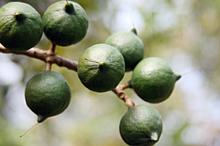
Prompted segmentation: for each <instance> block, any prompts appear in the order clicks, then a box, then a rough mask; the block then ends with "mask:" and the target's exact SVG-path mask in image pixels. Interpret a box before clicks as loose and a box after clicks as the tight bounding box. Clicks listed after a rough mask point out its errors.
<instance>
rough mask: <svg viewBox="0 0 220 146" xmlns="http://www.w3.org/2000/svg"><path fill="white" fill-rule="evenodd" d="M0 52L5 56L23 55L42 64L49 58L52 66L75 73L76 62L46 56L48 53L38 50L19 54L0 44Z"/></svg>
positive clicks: (56, 56) (54, 56)
mask: <svg viewBox="0 0 220 146" xmlns="http://www.w3.org/2000/svg"><path fill="white" fill-rule="evenodd" d="M0 52H2V53H5V54H16V55H24V56H28V57H31V58H35V59H38V60H41V61H44V62H48V57H49V56H50V57H49V60H50V62H51V63H52V64H57V65H58V66H60V67H66V68H68V69H70V70H74V71H77V65H78V63H77V61H73V60H70V59H66V58H63V57H61V56H58V55H55V54H54V55H50V54H48V51H44V50H41V49H38V48H31V49H29V50H27V51H22V52H20V51H12V50H10V49H6V48H5V47H4V46H2V45H1V44H0Z"/></svg>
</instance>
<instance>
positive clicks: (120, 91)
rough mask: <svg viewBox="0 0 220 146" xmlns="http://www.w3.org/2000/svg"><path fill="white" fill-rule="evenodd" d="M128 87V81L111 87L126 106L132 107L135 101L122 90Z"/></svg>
mask: <svg viewBox="0 0 220 146" xmlns="http://www.w3.org/2000/svg"><path fill="white" fill-rule="evenodd" d="M129 87H130V84H129V83H126V84H120V85H118V86H117V87H116V88H115V89H113V90H112V92H114V93H115V94H116V95H117V96H118V97H119V98H120V99H121V100H123V101H124V102H125V104H126V105H127V106H128V107H133V106H135V103H134V102H133V101H132V100H131V99H130V98H129V97H128V95H127V94H126V93H125V91H124V90H125V89H127V88H129Z"/></svg>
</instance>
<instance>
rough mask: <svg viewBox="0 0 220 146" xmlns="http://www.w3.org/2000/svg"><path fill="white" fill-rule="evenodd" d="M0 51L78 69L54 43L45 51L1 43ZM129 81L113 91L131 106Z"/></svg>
mask: <svg viewBox="0 0 220 146" xmlns="http://www.w3.org/2000/svg"><path fill="white" fill-rule="evenodd" d="M0 52H1V53H5V54H16V55H23V56H28V57H31V58H35V59H38V60H41V61H44V62H46V63H48V62H49V64H57V65H58V66H60V67H66V68H67V69H70V70H73V71H77V65H78V63H77V61H74V60H70V59H66V58H63V57H61V56H58V55H56V54H55V45H54V44H53V45H52V47H51V48H50V49H49V51H45V50H42V49H39V48H31V49H29V50H27V51H22V52H20V51H12V50H10V49H7V48H5V47H4V46H2V45H1V44H0ZM47 68H48V69H50V68H51V66H48V67H47ZM129 87H130V85H129V83H127V84H121V85H118V86H117V87H116V88H115V89H113V90H112V91H113V92H114V93H115V94H116V95H117V96H118V97H119V98H120V99H121V100H123V101H124V102H125V104H126V105H127V106H129V107H132V106H135V103H134V102H133V101H132V100H131V99H130V98H129V97H128V96H127V95H126V93H125V92H124V90H125V89H127V88H129Z"/></svg>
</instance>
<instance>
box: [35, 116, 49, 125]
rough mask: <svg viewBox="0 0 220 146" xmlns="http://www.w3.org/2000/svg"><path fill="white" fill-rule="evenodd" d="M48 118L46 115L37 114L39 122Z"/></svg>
mask: <svg viewBox="0 0 220 146" xmlns="http://www.w3.org/2000/svg"><path fill="white" fill-rule="evenodd" d="M46 119H47V117H44V116H41V115H38V116H37V122H38V123H41V122H43V121H44V120H46Z"/></svg>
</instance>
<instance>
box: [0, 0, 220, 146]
mask: <svg viewBox="0 0 220 146" xmlns="http://www.w3.org/2000/svg"><path fill="white" fill-rule="evenodd" d="M9 1H10V0H0V6H2V5H4V4H5V3H6V2H9ZM20 1H23V2H26V3H30V4H31V5H32V6H33V7H35V8H36V9H37V10H38V11H39V12H40V13H41V14H43V12H44V11H45V10H46V8H47V7H48V6H49V5H50V4H51V3H53V2H55V1H56V0H20ZM76 1H77V2H79V3H80V4H81V5H82V6H83V7H84V8H85V9H86V11H87V14H88V16H89V22H90V25H89V30H88V34H87V35H86V37H85V38H84V39H83V41H81V42H80V43H77V44H75V45H72V46H69V47H65V48H61V47H58V48H57V53H58V54H59V55H62V56H64V57H66V58H70V59H75V60H77V59H78V58H79V56H80V55H81V54H82V53H83V51H84V50H85V49H86V48H87V47H89V46H91V45H93V44H96V43H102V42H104V41H105V39H106V38H107V37H108V36H109V35H110V34H112V33H114V32H118V31H130V29H131V28H133V27H135V28H136V29H137V30H138V34H139V36H140V37H141V38H142V40H143V41H144V44H145V57H149V56H158V57H161V58H164V59H165V60H167V61H168V62H169V63H170V65H171V66H172V68H173V70H174V71H175V72H176V73H178V74H181V75H182V76H183V77H182V78H181V80H180V81H178V82H177V84H176V87H175V89H174V92H173V93H172V96H171V97H170V98H169V99H168V100H166V101H165V102H163V103H160V104H154V105H153V106H155V108H157V109H158V110H159V111H160V113H161V115H162V117H163V124H164V127H163V133H162V136H161V139H160V141H159V142H158V143H157V144H156V146H219V145H220V77H219V75H220V1H219V0H120V1H119V0H105V1H104V0H76ZM49 45H50V43H49V41H48V40H47V39H46V38H45V37H42V40H41V42H40V43H39V44H38V47H40V48H44V49H47V48H48V47H49ZM44 68H45V64H44V63H43V62H41V61H38V60H35V59H31V58H28V57H25V56H16V55H8V54H7V55H5V54H1V53H0V146H126V144H125V143H124V142H123V141H122V139H121V138H120V135H119V130H118V126H119V121H120V118H121V117H122V115H123V114H124V113H125V112H126V110H127V107H126V106H125V105H124V103H123V102H122V101H120V100H119V99H117V97H116V96H115V95H114V94H113V93H112V92H106V93H95V92H92V91H89V90H88V89H86V88H85V87H83V86H82V84H81V83H80V81H79V79H78V77H77V74H76V73H75V72H72V71H70V70H67V69H66V68H60V67H57V66H56V65H54V66H53V69H54V70H55V71H59V72H61V73H62V74H63V75H64V76H65V78H66V79H67V80H68V82H69V84H70V86H71V89H72V101H71V104H70V106H69V107H68V108H67V110H66V111H65V112H64V113H62V114H61V115H58V116H56V117H52V118H50V119H48V120H46V121H45V122H44V123H42V124H40V125H38V126H37V127H35V128H34V129H32V131H30V132H29V133H28V134H27V135H25V136H24V137H23V138H20V137H19V136H20V135H22V134H23V133H24V132H25V131H26V130H27V129H29V128H30V127H31V126H33V125H34V124H35V123H36V116H35V115H34V114H33V113H32V112H31V111H30V110H29V109H28V108H27V106H26V104H25V100H24V88H25V84H26V82H27V81H28V79H30V78H31V77H32V76H33V75H34V74H36V73H38V72H41V71H43V70H44ZM130 77H131V72H130V73H127V74H126V76H125V78H124V79H123V81H122V82H126V81H128V80H129V79H130ZM126 92H127V94H128V95H129V96H130V97H131V98H132V99H133V100H134V101H135V102H136V103H137V104H148V103H146V102H144V101H143V100H141V99H139V98H138V97H137V95H136V94H135V93H134V92H133V91H132V90H126Z"/></svg>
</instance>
